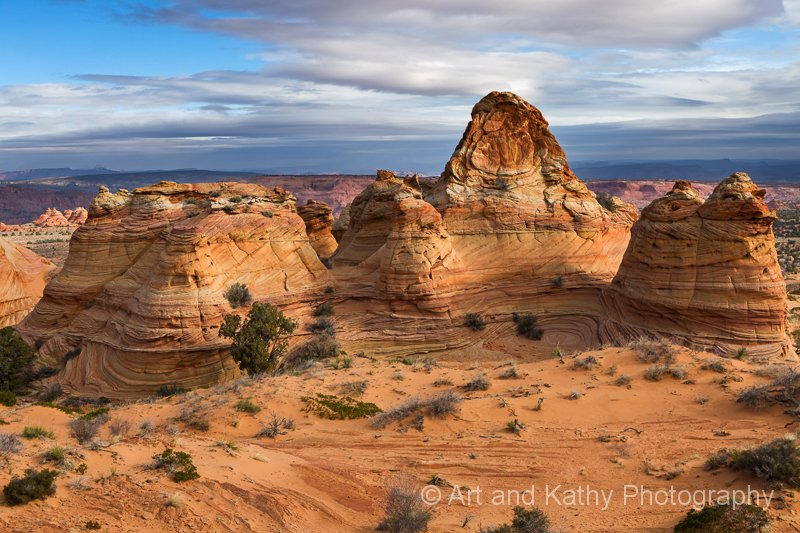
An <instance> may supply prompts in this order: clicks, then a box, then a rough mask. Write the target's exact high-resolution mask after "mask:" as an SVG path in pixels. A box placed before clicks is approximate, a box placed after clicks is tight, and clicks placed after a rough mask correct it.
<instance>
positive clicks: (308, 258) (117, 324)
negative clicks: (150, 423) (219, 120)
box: [19, 182, 329, 397]
mask: <svg viewBox="0 0 800 533" xmlns="http://www.w3.org/2000/svg"><path fill="white" fill-rule="evenodd" d="M328 280H329V273H328V270H327V269H326V268H325V267H324V266H323V265H322V263H321V262H320V260H319V258H318V257H317V254H316V253H315V252H314V249H313V248H312V247H311V245H310V243H309V241H308V237H307V236H306V232H305V224H304V222H303V220H302V219H301V218H300V216H298V215H297V211H296V206H295V198H294V197H293V196H292V195H290V194H288V193H287V192H285V191H284V190H282V189H273V190H268V189H265V188H263V187H261V186H258V185H248V184H236V183H222V184H213V183H207V184H196V185H178V184H176V183H172V182H162V183H161V184H159V185H155V186H152V187H145V188H141V189H136V190H134V191H133V192H132V193H129V192H128V191H125V190H121V191H120V192H118V193H116V194H112V193H110V192H109V191H108V189H106V188H105V187H102V188H101V190H100V193H99V194H98V195H97V196H96V197H95V199H94V201H93V202H92V205H91V207H90V209H89V219H88V221H87V223H86V224H85V225H83V226H81V227H80V228H78V229H77V230H76V231H75V233H74V234H73V237H72V241H71V243H70V253H69V256H68V258H67V260H66V263H65V264H64V268H63V269H62V270H61V272H60V273H59V274H58V275H57V276H56V277H55V278H54V279H53V281H51V282H50V283H49V284H48V285H47V288H46V289H45V291H44V297H43V298H42V300H41V301H40V302H39V303H38V304H37V306H36V308H35V309H34V311H33V312H32V313H31V314H30V315H29V316H28V317H27V318H26V320H25V321H24V322H23V323H21V324H20V326H19V331H20V333H21V334H22V335H24V336H25V337H26V339H27V340H29V341H30V342H32V343H35V344H36V345H40V346H41V348H40V349H39V350H38V353H37V355H38V358H39V360H40V361H41V362H43V363H46V364H50V365H56V366H61V367H62V368H63V369H62V371H61V373H60V375H59V380H60V381H61V383H62V384H64V385H65V386H66V387H68V388H73V389H78V390H81V391H85V392H95V393H102V394H104V395H106V396H109V397H112V396H127V395H132V394H145V393H147V392H148V391H150V392H152V391H154V390H155V389H157V388H158V387H159V386H160V385H163V384H165V383H178V384H182V385H184V386H187V387H190V386H201V385H208V384H211V383H215V382H218V381H220V380H223V379H226V378H229V377H231V376H233V375H235V374H236V372H237V370H236V368H235V364H234V363H233V362H232V360H231V359H230V357H229V354H228V350H227V344H228V343H227V342H226V341H225V340H224V339H221V338H219V336H218V334H217V332H218V327H219V325H220V323H221V322H222V319H223V316H224V315H225V314H228V313H230V312H231V307H230V305H229V304H228V302H227V301H226V300H225V298H224V296H223V293H224V291H225V289H226V288H227V287H229V286H230V285H231V284H233V283H237V282H239V283H244V284H246V285H247V286H248V287H249V289H250V292H251V294H252V296H253V298H254V299H256V300H268V301H270V302H272V303H275V304H286V308H287V310H291V308H292V307H293V306H295V307H296V306H306V307H307V301H308V299H309V298H311V297H312V296H313V295H315V294H317V293H320V292H321V290H322V288H323V287H324V286H326V285H327V283H328ZM67 354H69V357H65V356H67ZM76 354H77V355H76Z"/></svg>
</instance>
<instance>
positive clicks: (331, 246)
mask: <svg viewBox="0 0 800 533" xmlns="http://www.w3.org/2000/svg"><path fill="white" fill-rule="evenodd" d="M297 213H298V214H299V215H300V217H301V218H302V219H303V222H305V223H306V233H307V234H308V240H309V241H310V242H311V246H312V247H313V248H314V250H316V252H317V255H318V256H319V258H320V259H323V260H325V259H328V258H330V257H331V256H332V255H333V254H334V253H335V252H336V248H337V246H338V244H337V243H336V239H334V238H333V233H332V232H331V230H332V228H333V210H332V209H331V208H330V207H329V206H328V204H326V203H324V202H318V201H316V200H309V201H307V202H306V204H305V205H303V206H300V207H298V208H297Z"/></svg>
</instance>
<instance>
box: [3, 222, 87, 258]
mask: <svg viewBox="0 0 800 533" xmlns="http://www.w3.org/2000/svg"><path fill="white" fill-rule="evenodd" d="M77 228H78V226H67V227H56V228H40V227H37V226H33V225H30V224H24V225H21V226H12V227H11V229H9V230H8V231H3V232H0V236H2V237H5V238H7V239H8V240H10V241H12V242H15V243H17V244H21V245H22V246H25V247H27V248H30V249H31V250H33V251H34V252H36V253H37V254H39V255H40V256H42V257H44V258H46V259H49V260H50V261H52V262H53V263H54V264H55V265H56V266H57V267H59V268H60V267H62V266H63V265H64V261H66V259H67V254H68V253H69V240H70V238H71V237H72V233H73V232H74V231H75V230H76V229H77Z"/></svg>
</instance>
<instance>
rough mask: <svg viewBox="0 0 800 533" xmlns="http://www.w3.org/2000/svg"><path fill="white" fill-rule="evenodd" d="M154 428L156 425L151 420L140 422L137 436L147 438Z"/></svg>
mask: <svg viewBox="0 0 800 533" xmlns="http://www.w3.org/2000/svg"><path fill="white" fill-rule="evenodd" d="M155 428H156V425H155V424H154V423H153V421H152V420H142V422H141V423H140V424H139V434H140V435H142V436H147V435H149V434H150V433H152V432H153V430H154V429H155Z"/></svg>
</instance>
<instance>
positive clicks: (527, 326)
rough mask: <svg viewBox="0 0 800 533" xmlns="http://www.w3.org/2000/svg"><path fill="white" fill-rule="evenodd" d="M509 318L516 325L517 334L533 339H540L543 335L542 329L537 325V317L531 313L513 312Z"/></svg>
mask: <svg viewBox="0 0 800 533" xmlns="http://www.w3.org/2000/svg"><path fill="white" fill-rule="evenodd" d="M511 319H512V320H513V321H514V324H516V325H517V335H521V336H523V337H525V338H526V339H530V340H534V341H538V340H541V339H542V337H543V336H544V330H542V328H540V327H539V324H538V319H537V318H536V316H534V315H532V314H531V313H513V314H512V315H511Z"/></svg>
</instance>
